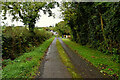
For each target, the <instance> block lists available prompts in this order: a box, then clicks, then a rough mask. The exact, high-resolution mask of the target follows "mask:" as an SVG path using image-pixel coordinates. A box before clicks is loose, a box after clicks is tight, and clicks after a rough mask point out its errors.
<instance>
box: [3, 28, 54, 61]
mask: <svg viewBox="0 0 120 80" xmlns="http://www.w3.org/2000/svg"><path fill="white" fill-rule="evenodd" d="M34 32H35V35H33V34H32V33H30V31H29V30H28V29H27V28H26V27H6V28H5V30H3V34H2V40H3V43H2V49H3V50H2V56H3V59H15V58H16V57H18V56H20V55H22V54H23V53H24V52H29V51H31V49H32V48H33V47H35V46H38V45H39V44H41V43H42V42H43V41H45V40H47V39H49V38H50V37H51V36H52V35H51V34H50V33H49V32H47V31H45V30H38V29H35V31H34Z"/></svg>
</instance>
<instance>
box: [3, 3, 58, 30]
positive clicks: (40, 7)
mask: <svg viewBox="0 0 120 80" xmlns="http://www.w3.org/2000/svg"><path fill="white" fill-rule="evenodd" d="M2 4H3V6H2V10H4V15H3V16H4V19H6V13H7V11H8V12H9V14H11V15H13V18H12V20H13V21H14V20H17V21H18V20H21V21H22V22H23V23H24V25H29V30H30V31H31V32H34V27H35V23H36V21H37V20H38V19H39V18H40V16H41V15H40V14H39V12H40V11H43V12H44V14H46V13H47V12H48V14H49V16H48V17H50V16H54V15H53V13H52V11H51V9H52V8H55V5H56V4H57V6H59V4H58V3H57V2H50V3H47V2H3V3H2Z"/></svg>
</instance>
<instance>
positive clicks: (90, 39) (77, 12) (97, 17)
mask: <svg viewBox="0 0 120 80" xmlns="http://www.w3.org/2000/svg"><path fill="white" fill-rule="evenodd" d="M119 5H120V3H115V2H114V3H110V2H108V3H105V2H100V3H79V2H63V4H62V7H61V11H63V13H62V14H63V18H64V20H65V21H66V22H67V24H68V25H69V27H70V28H71V33H72V36H73V38H72V40H74V41H76V42H78V43H80V44H82V45H89V46H90V47H92V48H96V49H98V50H100V51H102V52H104V53H105V54H119V55H120V35H119V34H120V27H119V24H120V23H119V22H120V19H119V17H120V15H119V12H120V7H119ZM114 48H116V50H117V51H116V52H117V53H116V52H114V50H113V49H114Z"/></svg>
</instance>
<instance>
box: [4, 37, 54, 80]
mask: <svg viewBox="0 0 120 80" xmlns="http://www.w3.org/2000/svg"><path fill="white" fill-rule="evenodd" d="M53 39H54V37H53V38H51V39H49V40H46V41H45V42H43V44H41V45H40V46H39V47H37V48H35V49H34V50H33V51H30V52H29V53H24V54H23V55H21V56H19V57H18V58H16V59H15V60H12V61H9V62H8V63H7V66H5V67H4V68H3V71H2V78H3V79H5V78H34V77H35V76H36V72H37V70H38V67H39V65H40V63H41V60H42V58H43V57H44V53H45V51H46V50H47V48H48V47H49V45H50V44H51V42H52V41H53Z"/></svg>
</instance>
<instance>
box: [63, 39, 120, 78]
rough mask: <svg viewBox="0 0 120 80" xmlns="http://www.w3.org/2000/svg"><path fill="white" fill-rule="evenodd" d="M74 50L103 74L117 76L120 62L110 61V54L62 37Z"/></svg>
mask: <svg viewBox="0 0 120 80" xmlns="http://www.w3.org/2000/svg"><path fill="white" fill-rule="evenodd" d="M62 40H63V42H64V43H65V44H66V45H68V47H70V48H71V49H72V50H73V51H74V52H76V53H78V54H79V55H80V56H81V57H82V58H84V59H86V60H87V61H89V62H90V63H92V64H93V65H94V66H95V67H97V68H98V69H99V70H100V72H101V73H104V75H106V74H107V75H109V76H113V77H116V76H117V77H118V76H119V71H120V64H119V63H116V62H114V61H112V55H105V54H103V53H102V52H100V51H98V50H95V49H91V48H88V47H86V46H82V45H80V44H77V43H75V42H73V41H70V40H69V39H62Z"/></svg>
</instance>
